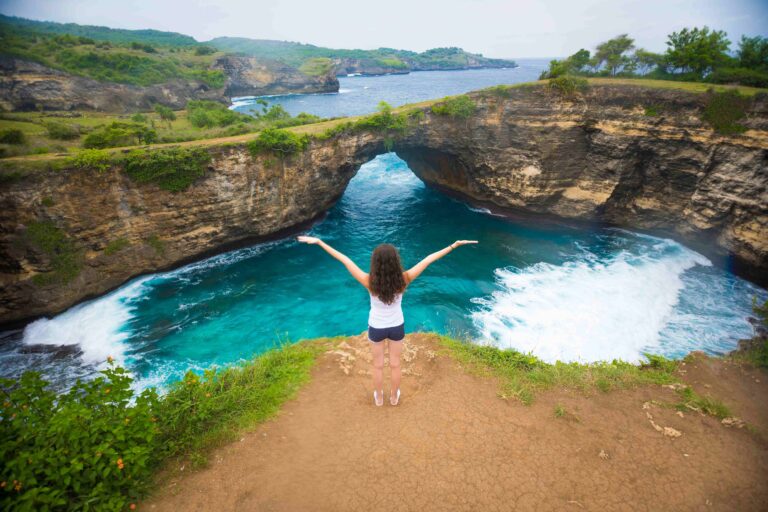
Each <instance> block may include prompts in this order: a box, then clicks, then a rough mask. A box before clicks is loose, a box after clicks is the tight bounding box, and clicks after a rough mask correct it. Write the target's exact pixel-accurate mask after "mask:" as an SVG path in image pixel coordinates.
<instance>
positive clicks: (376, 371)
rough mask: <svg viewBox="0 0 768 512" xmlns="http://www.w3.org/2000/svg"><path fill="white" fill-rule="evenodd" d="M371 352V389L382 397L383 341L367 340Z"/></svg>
mask: <svg viewBox="0 0 768 512" xmlns="http://www.w3.org/2000/svg"><path fill="white" fill-rule="evenodd" d="M369 343H370V345H371V354H373V389H374V390H375V391H376V392H377V393H378V394H379V396H380V397H382V399H383V397H384V342H383V341H379V342H378V343H374V342H369Z"/></svg>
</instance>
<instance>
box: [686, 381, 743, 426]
mask: <svg viewBox="0 0 768 512" xmlns="http://www.w3.org/2000/svg"><path fill="white" fill-rule="evenodd" d="M678 393H679V394H680V402H679V403H678V404H676V405H675V407H676V408H677V410H679V411H696V412H701V413H704V414H708V415H710V416H714V417H715V418H718V419H723V418H727V417H729V416H731V411H730V410H729V409H728V407H727V406H726V405H725V404H724V403H723V402H722V401H720V400H718V399H717V398H714V397H711V396H701V395H699V394H698V393H696V392H695V391H694V390H693V388H691V387H690V386H688V387H685V388H682V389H681V390H680V391H678Z"/></svg>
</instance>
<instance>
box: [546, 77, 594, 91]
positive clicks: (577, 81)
mask: <svg viewBox="0 0 768 512" xmlns="http://www.w3.org/2000/svg"><path fill="white" fill-rule="evenodd" d="M587 87H589V83H588V82H587V80H586V79H585V78H580V77H576V76H570V75H561V76H558V77H556V78H550V79H549V88H550V90H553V91H556V92H558V93H560V95H562V96H573V95H574V94H576V92H577V91H584V90H586V89H587Z"/></svg>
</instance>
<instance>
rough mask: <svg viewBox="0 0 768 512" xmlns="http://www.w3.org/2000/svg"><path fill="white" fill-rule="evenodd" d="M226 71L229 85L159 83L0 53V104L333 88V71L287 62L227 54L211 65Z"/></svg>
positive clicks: (142, 104) (142, 105)
mask: <svg viewBox="0 0 768 512" xmlns="http://www.w3.org/2000/svg"><path fill="white" fill-rule="evenodd" d="M213 69H219V70H221V71H223V72H224V74H225V76H226V77H227V79H226V85H225V87H223V88H222V87H219V88H212V87H210V86H208V85H206V84H205V83H203V82H199V81H195V80H180V79H177V80H172V81H170V82H166V83H163V84H158V85H151V86H147V87H139V86H136V85H127V84H118V83H113V82H100V81H98V80H94V79H92V78H86V77H82V76H76V75H72V74H69V73H66V72H64V71H60V70H57V69H51V68H48V67H46V66H43V65H42V64H38V63H36V62H30V61H26V60H22V59H18V58H15V57H8V56H0V107H1V108H2V109H3V110H8V111H17V110H18V111H24V110H39V109H44V110H96V111H101V112H137V111H149V110H152V108H153V107H154V106H155V104H158V103H160V104H163V105H166V106H168V107H171V108H173V109H182V108H184V107H185V106H186V104H187V102H188V101H189V100H213V101H220V102H229V100H230V99H231V98H232V97H233V96H247V95H262V94H283V93H293V92H295V93H310V92H333V91H337V90H338V89H339V82H338V80H336V77H335V76H319V77H314V76H308V75H304V74H303V73H300V72H299V71H298V70H296V69H295V68H291V67H289V66H285V65H283V64H280V63H277V62H272V61H264V60H257V59H254V58H251V57H237V56H224V57H221V58H219V59H218V60H217V61H216V62H215V63H214V65H213Z"/></svg>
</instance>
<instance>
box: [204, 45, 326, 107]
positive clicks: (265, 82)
mask: <svg viewBox="0 0 768 512" xmlns="http://www.w3.org/2000/svg"><path fill="white" fill-rule="evenodd" d="M213 69H220V70H221V71H223V72H224V74H225V75H226V76H227V83H226V86H225V87H224V94H226V95H227V96H228V97H229V98H232V97H236V96H261V95H265V94H304V93H315V92H336V91H338V90H339V81H338V80H337V79H336V75H334V74H333V73H330V72H329V73H328V74H324V75H320V76H308V75H305V74H303V73H301V72H299V71H298V70H297V69H296V68H292V67H290V66H287V65H285V64H281V63H279V62H277V61H269V60H265V59H256V58H254V57H237V56H232V55H226V56H224V57H221V58H219V59H217V60H216V62H215V63H214V65H213Z"/></svg>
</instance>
